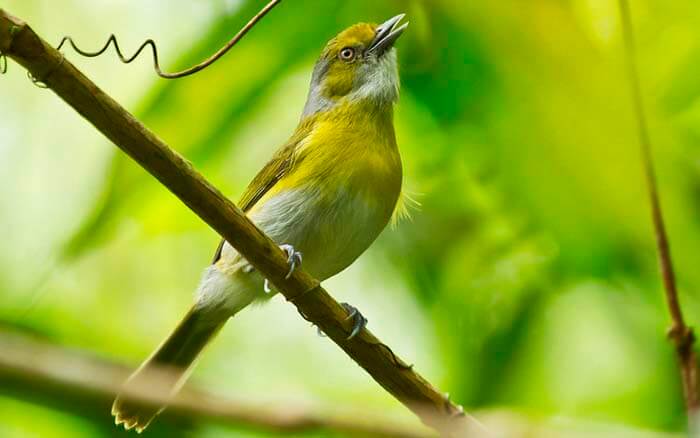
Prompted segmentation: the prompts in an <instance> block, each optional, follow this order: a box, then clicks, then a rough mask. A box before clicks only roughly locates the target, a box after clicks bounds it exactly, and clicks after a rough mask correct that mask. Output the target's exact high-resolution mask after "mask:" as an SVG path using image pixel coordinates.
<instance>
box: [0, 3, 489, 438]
mask: <svg viewBox="0 0 700 438" xmlns="http://www.w3.org/2000/svg"><path fill="white" fill-rule="evenodd" d="M0 52H3V53H6V54H7V56H8V57H10V58H12V59H13V60H14V61H16V62H18V63H19V64H21V65H22V66H24V67H25V68H26V69H27V70H29V71H30V72H31V74H32V76H34V77H36V78H37V79H38V80H40V81H41V82H43V83H45V84H46V85H47V86H48V87H49V88H50V89H51V90H52V91H54V92H55V93H56V94H57V95H58V96H59V97H61V98H62V99H63V100H64V101H65V102H66V103H68V104H69V105H70V106H72V107H73V108H74V109H75V110H76V111H77V112H78V113H80V114H81V115H82V116H83V117H85V119H86V120H88V121H89V122H90V123H92V124H93V125H94V126H95V127H96V128H97V129H98V130H99V131H100V132H102V133H103V134H104V135H105V136H106V137H107V138H108V139H110V140H111V141H112V142H113V143H114V144H115V145H116V146H118V147H119V148H121V149H122V150H123V151H124V152H125V153H127V154H128V155H129V156H130V157H131V158H133V159H134V160H135V161H136V162H137V163H139V164H140V165H141V166H142V167H143V168H144V169H146V170H147V171H148V172H150V173H151V174H152V175H153V176H155V177H156V178H157V179H158V180H159V181H160V182H161V183H162V184H163V185H164V186H165V187H167V188H168V189H169V190H170V191H171V192H172V193H173V194H175V195H176V196H177V197H178V198H179V199H180V200H182V201H183V202H184V203H185V204H186V205H187V206H188V207H189V208H190V209H191V210H192V211H193V212H195V213H196V214H197V215H198V216H199V217H200V218H201V219H202V220H204V221H205V222H206V223H207V224H209V225H210V226H211V227H212V228H213V229H214V230H216V231H217V232H218V233H219V234H220V235H221V236H223V237H224V238H225V239H226V241H228V242H229V243H230V244H231V245H233V247H235V248H236V250H238V252H239V253H240V254H241V255H243V256H244V257H245V258H246V260H248V261H249V262H250V263H251V264H252V265H253V266H254V267H255V268H256V269H257V270H258V272H260V273H261V275H262V276H264V277H265V278H268V279H269V280H270V281H271V282H272V284H273V285H275V287H276V288H277V290H279V291H280V293H281V294H282V295H283V296H284V297H285V298H286V299H287V300H288V301H289V302H291V303H292V304H294V305H295V306H296V307H297V309H298V310H299V311H300V312H301V313H303V314H304V315H306V317H307V318H308V319H309V320H310V321H312V322H313V323H314V325H316V326H317V327H318V328H320V329H321V330H322V331H323V333H325V334H326V335H327V336H328V337H329V338H330V339H332V340H333V342H335V343H336V344H337V345H338V346H339V347H340V348H342V349H343V350H344V351H345V352H346V353H347V354H348V355H349V356H350V357H351V358H352V359H353V360H355V362H357V363H358V365H360V366H361V367H362V368H364V369H365V370H366V371H367V372H368V373H369V374H370V375H371V376H372V377H373V378H374V379H375V380H376V381H377V382H378V383H379V384H380V385H381V386H382V387H383V388H384V389H386V390H387V391H388V392H389V393H391V394H392V395H393V396H394V397H395V398H396V399H397V400H399V401H400V402H401V403H403V404H404V405H405V406H406V407H407V408H409V409H410V410H411V411H413V412H414V413H415V414H416V415H417V416H418V417H420V418H421V420H422V421H423V422H424V423H425V424H426V425H428V426H430V427H433V428H434V429H436V430H438V431H440V432H441V433H442V434H443V435H444V436H450V437H452V436H455V437H456V436H459V437H465V436H484V435H486V433H485V432H484V431H483V428H482V426H481V425H479V424H478V422H476V421H474V419H473V418H471V417H470V416H468V415H465V414H463V411H462V409H461V408H460V407H459V406H457V405H456V404H454V403H452V402H451V401H450V400H449V399H447V398H446V397H445V395H444V394H443V393H441V392H440V391H438V390H437V389H436V388H435V387H434V386H433V385H431V384H430V383H429V382H428V381H427V380H426V379H425V378H423V377H422V376H421V375H420V374H418V373H417V372H416V371H415V370H414V369H413V368H412V367H409V366H408V365H407V364H406V363H405V361H403V360H401V359H400V358H398V357H396V356H395V355H394V354H391V353H390V352H389V351H387V349H386V348H384V347H382V345H381V344H382V343H381V341H379V340H378V339H377V338H376V337H375V336H374V335H373V334H372V333H371V332H370V331H369V330H366V329H364V330H362V331H361V332H360V333H359V335H358V336H355V337H354V338H352V339H348V335H349V333H350V332H351V330H352V327H351V326H352V321H349V320H348V319H347V311H346V310H345V308H343V307H342V306H341V305H340V304H339V303H338V302H337V301H336V300H335V299H333V297H332V296H331V295H330V294H329V293H328V292H326V291H325V290H324V289H323V288H322V287H321V286H320V284H319V282H318V280H316V279H314V278H313V277H311V276H310V275H309V274H308V273H306V272H305V271H304V270H303V269H297V270H295V271H294V273H293V275H292V276H291V277H290V278H288V279H287V278H286V276H287V273H288V272H289V266H288V265H287V257H286V255H285V254H284V252H283V251H282V250H281V249H280V248H279V247H278V246H277V245H276V244H275V242H274V241H272V240H271V239H270V238H269V237H268V236H266V235H265V234H264V233H263V232H262V231H260V230H259V229H258V228H257V227H256V226H255V225H254V224H253V223H252V222H251V221H250V219H248V217H246V215H245V214H244V213H243V212H242V211H241V210H240V209H239V208H238V207H237V206H236V205H235V204H233V203H232V202H231V201H230V200H228V199H227V198H226V197H225V196H223V195H222V194H221V192H220V191H219V190H218V189H216V188H215V187H214V186H212V185H211V184H210V183H209V182H208V181H207V180H205V179H204V177H203V176H202V175H201V174H199V173H198V172H197V171H196V170H195V169H194V168H193V166H192V165H191V164H190V163H189V162H187V161H186V160H185V159H184V158H183V157H182V156H180V155H179V154H178V153H177V152H175V151H174V150H172V149H171V148H169V147H168V146H167V145H166V144H165V143H164V142H163V141H162V140H160V139H159V138H158V137H156V136H155V134H153V133H152V132H151V131H149V130H148V129H147V128H146V127H145V126H143V124H141V123H140V122H139V121H138V120H136V118H135V117H134V116H133V115H131V114H130V113H129V112H127V111H126V110H125V109H124V108H123V107H122V106H120V105H119V104H118V103H117V102H116V101H115V100H114V99H112V98H111V97H110V96H109V95H107V94H106V93H105V92H103V91H102V90H100V89H99V87H97V85H95V84H94V83H93V82H92V81H90V80H89V79H88V78H87V77H85V75H83V74H82V73H81V72H80V71H78V70H77V69H76V68H75V67H74V66H73V65H72V64H71V63H70V62H69V61H67V60H63V57H62V55H61V53H60V52H58V51H57V50H56V49H54V48H53V47H51V46H50V45H49V44H48V43H47V42H46V41H44V40H43V39H41V38H40V37H39V36H38V35H37V34H36V33H35V32H34V31H33V30H32V29H31V28H30V27H29V26H28V25H27V24H26V23H24V22H22V21H21V20H19V19H17V18H15V17H12V16H11V15H10V14H7V13H6V12H5V11H3V10H1V9H0ZM319 366H320V364H319Z"/></svg>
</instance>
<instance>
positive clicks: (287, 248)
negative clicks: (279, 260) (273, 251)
mask: <svg viewBox="0 0 700 438" xmlns="http://www.w3.org/2000/svg"><path fill="white" fill-rule="evenodd" d="M280 249H281V250H282V251H284V252H285V253H286V254H287V264H288V265H289V272H288V273H287V276H286V277H284V278H285V280H289V277H291V276H292V274H293V273H294V271H295V270H296V269H297V268H298V267H299V266H301V261H302V257H301V253H300V252H299V251H297V250H295V249H294V247H293V246H292V245H281V246H280Z"/></svg>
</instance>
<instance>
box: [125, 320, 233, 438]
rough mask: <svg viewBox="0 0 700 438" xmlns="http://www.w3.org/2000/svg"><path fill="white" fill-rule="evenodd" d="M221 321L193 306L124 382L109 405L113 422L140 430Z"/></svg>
mask: <svg viewBox="0 0 700 438" xmlns="http://www.w3.org/2000/svg"><path fill="white" fill-rule="evenodd" d="M225 322H226V319H217V320H215V321H212V320H211V315H210V314H205V312H204V311H202V310H200V309H198V308H197V307H196V306H195V307H193V308H192V310H190V311H189V312H188V313H187V315H186V316H185V318H184V319H183V320H182V321H181V322H180V324H179V325H178V326H177V328H176V329H175V331H173V333H172V334H171V335H170V336H168V338H167V339H166V340H165V341H164V342H163V343H162V344H161V345H160V347H158V349H157V350H156V351H155V352H154V353H153V354H152V355H151V357H149V358H148V359H147V360H146V361H145V362H144V363H143V364H142V365H141V366H140V367H139V368H138V369H137V370H136V371H135V372H134V373H133V374H132V375H131V377H129V379H128V380H127V381H126V383H125V384H124V387H123V389H122V391H121V392H120V393H119V395H117V398H116V399H115V400H114V404H113V405H112V415H114V417H115V422H116V423H117V424H124V427H125V428H126V429H132V428H133V429H135V430H136V431H137V432H141V431H143V430H144V429H145V428H146V427H147V426H148V425H149V424H150V422H151V421H152V420H153V418H155V416H156V415H158V414H159V413H160V412H161V411H162V410H163V409H164V408H165V406H162V405H161V404H160V403H158V402H159V401H160V402H161V403H162V401H163V400H164V399H165V400H167V398H169V397H172V396H174V395H175V393H177V391H178V390H179V389H180V387H181V386H182V385H183V384H184V382H185V380H186V379H187V376H188V375H189V371H190V369H191V368H192V364H193V363H194V361H195V359H196V358H197V356H198V355H199V353H201V352H202V350H203V349H204V347H205V346H206V345H207V344H208V343H209V341H210V340H211V339H212V338H213V337H214V336H215V335H216V334H217V333H218V332H219V330H220V329H221V327H222V326H223V325H224V323H225ZM130 394H131V395H132V396H135V397H130V396H129V395H130ZM151 399H153V401H151ZM145 400H148V401H145Z"/></svg>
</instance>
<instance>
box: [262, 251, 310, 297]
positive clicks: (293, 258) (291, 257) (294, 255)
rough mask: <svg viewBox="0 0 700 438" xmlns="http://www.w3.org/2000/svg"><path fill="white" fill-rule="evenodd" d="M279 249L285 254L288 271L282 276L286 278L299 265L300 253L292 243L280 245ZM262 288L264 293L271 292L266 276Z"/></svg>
mask: <svg viewBox="0 0 700 438" xmlns="http://www.w3.org/2000/svg"><path fill="white" fill-rule="evenodd" d="M280 249H281V250H282V251H284V252H285V253H286V254H287V264H288V265H289V272H287V275H286V276H285V277H284V278H285V280H288V279H289V277H291V276H292V274H293V273H294V271H296V269H297V268H298V267H299V266H301V261H302V257H301V253H300V252H299V251H297V250H295V249H294V247H293V246H292V245H286V244H285V245H280ZM263 290H264V291H265V293H266V294H269V293H270V292H272V288H270V281H269V280H268V279H267V278H266V279H265V283H263Z"/></svg>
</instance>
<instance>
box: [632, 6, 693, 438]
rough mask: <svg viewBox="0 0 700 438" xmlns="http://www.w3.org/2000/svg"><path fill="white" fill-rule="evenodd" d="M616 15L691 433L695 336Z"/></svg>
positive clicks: (635, 81) (636, 82) (640, 102)
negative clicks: (678, 279) (685, 314)
mask: <svg viewBox="0 0 700 438" xmlns="http://www.w3.org/2000/svg"><path fill="white" fill-rule="evenodd" d="M619 6H620V15H621V18H622V30H623V33H624V40H625V51H626V55H627V73H628V75H629V81H630V83H631V84H632V94H633V99H634V110H635V113H636V118H637V129H638V131H639V143H640V147H641V153H642V162H643V166H644V173H645V177H646V182H647V189H648V191H649V200H650V202H651V217H652V221H653V223H654V234H655V235H656V246H657V251H658V257H659V267H660V269H661V276H662V278H663V283H664V289H665V291H666V302H667V304H668V310H669V312H670V314H671V321H672V325H671V328H670V329H669V331H668V336H669V338H670V339H671V341H672V342H673V343H674V345H675V347H676V354H677V356H678V362H679V366H680V369H681V378H682V380H683V393H684V394H685V403H686V408H687V410H688V417H689V422H690V426H691V430H694V429H695V428H694V426H693V424H694V422H695V421H694V420H693V419H694V418H695V417H696V416H697V415H698V410H699V409H700V400H698V395H699V393H698V380H697V378H698V364H697V360H696V357H695V351H694V350H693V344H694V342H695V336H694V334H693V329H692V328H690V327H688V326H687V325H686V323H685V320H684V319H683V311H682V309H681V305H680V302H679V299H678V290H677V287H676V276H675V274H674V272H673V263H672V261H671V250H670V247H669V241H668V234H667V232H666V226H665V225H664V218H663V214H662V210H661V201H660V199H659V190H658V186H657V182H656V174H655V172H654V158H653V154H652V147H651V139H650V136H649V127H648V125H647V117H646V114H645V111H644V101H643V99H642V87H641V81H640V79H639V72H638V69H637V53H636V46H635V41H634V28H633V26H632V18H631V16H630V7H629V3H628V1H627V0H619Z"/></svg>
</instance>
